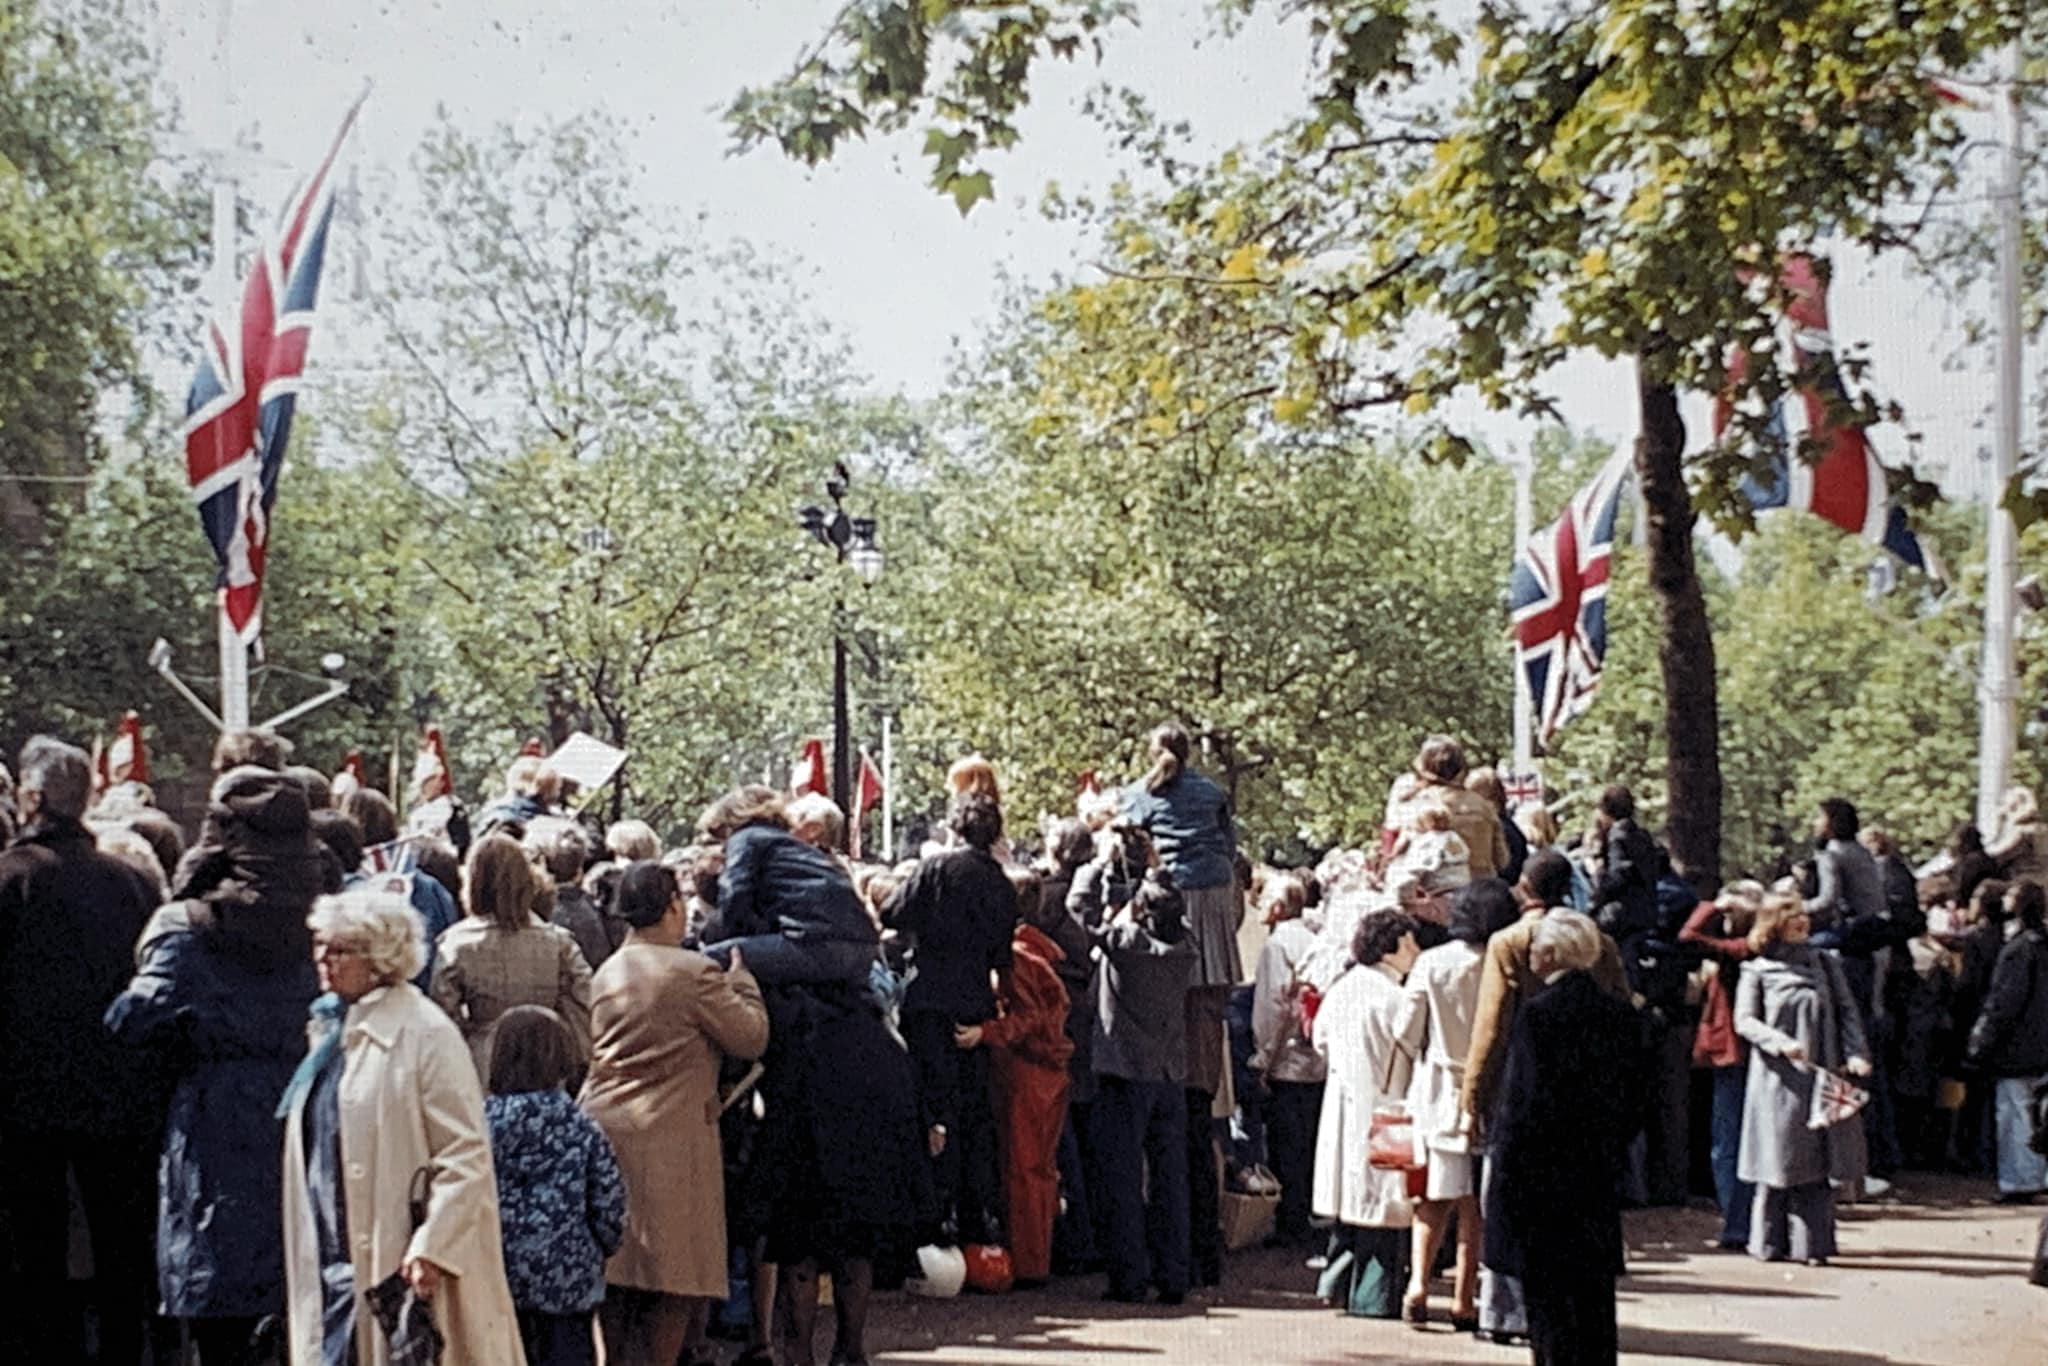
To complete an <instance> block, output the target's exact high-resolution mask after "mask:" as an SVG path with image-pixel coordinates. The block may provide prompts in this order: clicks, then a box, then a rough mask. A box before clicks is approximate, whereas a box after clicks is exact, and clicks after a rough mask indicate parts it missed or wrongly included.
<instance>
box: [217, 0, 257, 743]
mask: <svg viewBox="0 0 2048 1366" xmlns="http://www.w3.org/2000/svg"><path fill="white" fill-rule="evenodd" d="M216 3H218V5H219V6H220V12H219V15H218V19H219V21H220V22H219V25H218V26H217V27H216V28H215V30H214V38H213V60H214V79H216V80H217V81H218V82H219V99H220V104H219V112H220V126H219V128H218V129H216V130H215V132H216V136H217V137H218V139H219V141H218V143H217V144H216V145H215V147H214V153H213V163H214V164H213V242H212V247H213V261H212V268H211V270H210V271H209V273H208V274H209V278H210V281H211V284H212V294H213V303H214V309H215V311H214V315H213V316H214V317H216V318H221V319H232V318H234V317H235V316H236V312H237V309H236V303H237V301H236V298H235V178H234V140H235V80H234V62H233V56H234V41H233V31H234V0H216ZM223 378H225V376H223ZM215 610H216V615H217V616H218V618H219V634H220V721H221V727H222V728H223V729H225V730H245V729H247V728H248V725H249V645H248V643H247V642H245V641H244V640H243V639H242V637H241V634H240V633H239V632H237V631H236V630H235V628H234V624H233V623H232V622H230V621H229V620H228V608H227V599H226V597H225V596H223V597H222V598H221V600H220V603H219V605H218V607H217V608H216V609H215Z"/></svg>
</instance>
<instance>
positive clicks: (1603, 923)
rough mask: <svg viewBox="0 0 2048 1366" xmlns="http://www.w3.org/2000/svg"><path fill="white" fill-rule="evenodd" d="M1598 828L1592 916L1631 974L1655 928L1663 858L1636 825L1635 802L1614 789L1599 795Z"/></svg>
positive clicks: (1625, 791) (1626, 793) (1626, 792)
mask: <svg viewBox="0 0 2048 1366" xmlns="http://www.w3.org/2000/svg"><path fill="white" fill-rule="evenodd" d="M1597 829H1598V831H1599V833H1600V835H1601V845H1600V872H1599V876H1597V877H1595V878H1594V879H1593V918H1594V919H1595V920H1596V921H1598V922H1599V925H1600V928H1601V929H1602V930H1605V931H1606V932H1607V935H1608V937H1609V938H1611V939H1613V940H1614V942H1615V944H1616V945H1617V946H1618V947H1619V948H1620V949H1621V961H1622V963H1623V964H1624V965H1625V966H1626V967H1627V968H1628V969H1629V978H1630V982H1631V984H1633V983H1634V979H1635V974H1636V954H1635V948H1636V944H1637V941H1639V940H1641V939H1643V938H1644V937H1646V936H1648V935H1650V934H1652V933H1654V932H1655V930H1656V928H1657V879H1658V878H1660V877H1662V876H1663V875H1664V870H1665V868H1666V866H1667V865H1668V862H1669V861H1668V860H1667V859H1666V858H1665V857H1664V851H1663V850H1662V849H1659V848H1658V847H1657V841H1656V840H1654V839H1652V838H1650V834H1649V832H1648V831H1646V830H1644V829H1643V828H1642V827H1641V826H1639V825H1637V824H1636V799H1635V797H1634V795H1633V794H1631V793H1630V792H1629V790H1628V789H1627V788H1625V787H1622V786H1619V785H1616V786H1613V787H1610V788H1608V789H1607V790H1606V791H1604V792H1602V793H1601V794H1600V815H1599V818H1598V822H1597Z"/></svg>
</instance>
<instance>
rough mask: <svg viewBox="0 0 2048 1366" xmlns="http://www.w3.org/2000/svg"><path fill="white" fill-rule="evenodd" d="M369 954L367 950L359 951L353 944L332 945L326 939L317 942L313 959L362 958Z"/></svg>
mask: <svg viewBox="0 0 2048 1366" xmlns="http://www.w3.org/2000/svg"><path fill="white" fill-rule="evenodd" d="M368 952H369V951H368V950H367V949H359V948H357V947H356V946H355V945H353V944H330V943H328V942H327V941H326V940H324V939H320V940H315V941H314V944H313V957H314V958H315V959H320V958H361V957H363V956H365V955H366V954H367V953H368Z"/></svg>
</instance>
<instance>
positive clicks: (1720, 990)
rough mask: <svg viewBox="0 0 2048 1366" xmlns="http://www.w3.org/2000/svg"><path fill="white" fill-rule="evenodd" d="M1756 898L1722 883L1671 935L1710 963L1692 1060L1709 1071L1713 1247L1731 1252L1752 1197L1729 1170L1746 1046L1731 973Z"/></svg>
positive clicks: (1756, 893)
mask: <svg viewBox="0 0 2048 1366" xmlns="http://www.w3.org/2000/svg"><path fill="white" fill-rule="evenodd" d="M1762 899H1763V888H1762V887H1761V886H1759V885H1758V884H1757V883H1754V882H1735V883H1730V884H1729V885H1728V886H1727V887H1726V888H1724V889H1723V890H1722V892H1721V895H1720V897H1719V898H1718V899H1717V900H1714V901H1702V902H1701V903H1700V904H1699V908H1698V909H1697V910H1695V911H1694V912H1693V913H1692V915H1691V916H1689V917H1687V919H1686V922H1685V928H1684V929H1682V930H1680V931H1679V932H1678V942H1679V943H1681V944H1685V945H1689V946H1691V947H1692V948H1694V949H1697V950H1699V952H1700V953H1702V954H1704V955H1705V956H1706V958H1707V959H1708V960H1709V961H1710V962H1712V963H1713V964H1714V965H1715V968H1714V972H1713V974H1712V975H1711V976H1709V977H1708V978H1707V986H1706V992H1705V994H1704V996H1703V997H1702V999H1701V1001H1700V1027H1699V1033H1698V1035H1697V1036H1695V1038H1694V1040H1693V1047H1692V1065H1693V1066H1694V1067H1705V1068H1708V1069H1710V1070H1711V1071H1712V1072H1713V1074H1714V1117H1713V1122H1712V1123H1713V1129H1712V1133H1713V1137H1712V1140H1711V1142H1710V1145H1709V1149H1708V1152H1709V1158H1710V1161H1711V1162H1712V1164H1713V1169H1714V1195H1715V1198H1716V1199H1718V1200H1719V1201H1720V1204H1721V1237H1720V1240H1719V1245H1720V1246H1721V1247H1722V1248H1723V1249H1725V1250H1727V1251H1731V1252H1734V1251H1740V1250H1741V1249H1742V1248H1744V1247H1747V1246H1748V1245H1749V1209H1750V1203H1751V1196H1752V1194H1753V1193H1752V1191H1751V1190H1750V1187H1749V1183H1748V1182H1746V1181H1743V1180H1742V1179H1741V1178H1740V1177H1738V1176H1737V1175H1736V1174H1735V1154H1736V1149H1737V1148H1738V1147H1740V1145H1741V1140H1742V1100H1743V1093H1744V1091H1745V1090H1746V1088H1747V1078H1748V1075H1749V1049H1748V1048H1747V1047H1745V1046H1744V1044H1743V1042H1742V1039H1741V1037H1740V1036H1739V1035H1737V1034H1736V1032H1735V972H1736V969H1737V968H1739V967H1740V966H1741V965H1742V962H1743V960H1744V959H1747V958H1749V957H1751V956H1752V955H1753V954H1754V953H1755V952H1756V951H1755V950H1754V949H1752V948H1751V947H1750V945H1749V927H1750V925H1751V924H1753V923H1754V922H1755V920H1756V909H1757V906H1758V905H1759V904H1760V903H1761V901H1762Z"/></svg>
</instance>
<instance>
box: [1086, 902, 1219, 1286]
mask: <svg viewBox="0 0 2048 1366" xmlns="http://www.w3.org/2000/svg"><path fill="white" fill-rule="evenodd" d="M1097 940H1098V943H1099V946H1100V948H1101V951H1102V955H1103V956H1102V962H1101V965H1100V968H1099V970H1098V971H1097V972H1096V974H1095V981H1096V990H1097V994H1096V1010H1095V1036H1094V1039H1093V1065H1094V1068H1095V1083H1096V1092H1095V1115H1094V1123H1095V1138H1096V1141H1097V1143H1098V1144H1099V1145H1100V1151H1099V1153H1098V1161H1099V1162H1100V1164H1101V1173H1102V1178H1103V1179H1102V1182H1101V1186H1102V1197H1103V1205H1104V1210H1103V1216H1102V1225H1103V1231H1104V1234H1105V1238H1104V1241H1105V1242H1106V1244H1107V1246H1106V1247H1104V1249H1103V1253H1104V1259H1105V1261H1106V1262H1107V1263H1108V1268H1109V1290H1108V1292H1107V1298H1109V1299H1112V1300H1119V1301H1123V1302H1126V1303H1137V1302H1139V1301H1141V1300H1142V1299H1143V1298H1144V1295H1145V1288H1146V1287H1147V1286H1148V1285H1150V1286H1154V1287H1156V1288H1157V1289H1158V1291H1159V1299H1160V1302H1161V1303H1162V1304H1179V1303H1180V1302H1181V1301H1182V1300H1183V1299H1185V1298H1186V1296H1187V1292H1188V1283H1189V1279H1190V1273H1191V1268H1190V1266H1189V1264H1188V1256H1189V1247H1190V1244H1189V1233H1190V1230H1189V1225H1188V1173H1187V1153H1188V1144H1187V1108H1186V1097H1185V1096H1184V1094H1183V1088H1184V1086H1185V1085H1186V1082H1187V1070H1188V1048H1187V997H1188V989H1189V987H1190V986H1191V985H1192V983H1193V981H1194V976H1195V972H1196V970H1197V966H1198V965H1197V962H1196V952H1195V948H1194V945H1193V944H1191V943H1190V942H1189V936H1188V930H1187V921H1186V906H1185V902H1184V901H1183V900H1182V898H1181V895H1180V892H1179V891H1178V889H1176V888H1175V887H1174V885H1173V879H1172V878H1171V877H1170V876H1168V875H1167V874H1165V873H1164V872H1161V871H1159V870H1156V869H1155V870H1153V871H1152V872H1151V873H1149V874H1147V875H1146V878H1145V880H1144V881H1143V882H1142V883H1141V884H1139V888H1138V891H1137V893H1136V894H1135V895H1133V896H1132V898H1131V899H1130V900H1129V901H1128V902H1126V903H1125V904H1124V906H1123V908H1122V909H1121V910H1119V911H1118V912H1117V914H1116V916H1115V917H1114V918H1113V919H1112V920H1110V921H1109V922H1108V923H1106V924H1104V925H1103V926H1102V927H1101V929H1100V930H1099V931H1098V933H1097ZM1148 1171H1149V1173H1150V1180H1149V1181H1148V1180H1147V1179H1146V1174H1147V1172H1148Z"/></svg>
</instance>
